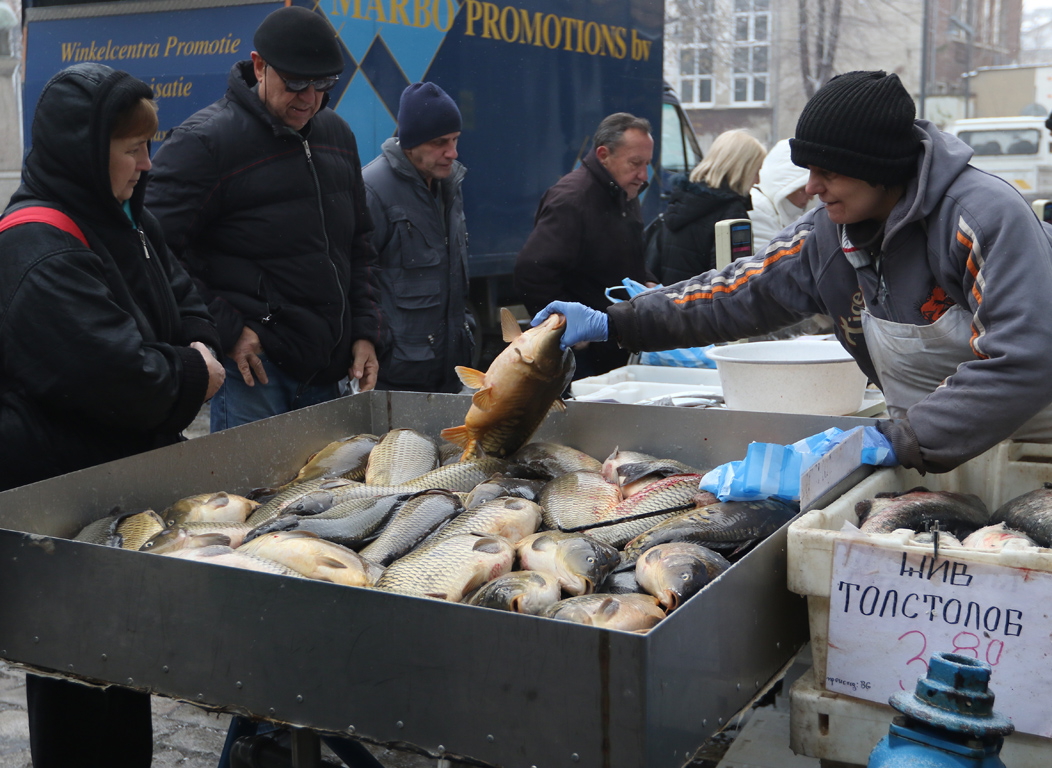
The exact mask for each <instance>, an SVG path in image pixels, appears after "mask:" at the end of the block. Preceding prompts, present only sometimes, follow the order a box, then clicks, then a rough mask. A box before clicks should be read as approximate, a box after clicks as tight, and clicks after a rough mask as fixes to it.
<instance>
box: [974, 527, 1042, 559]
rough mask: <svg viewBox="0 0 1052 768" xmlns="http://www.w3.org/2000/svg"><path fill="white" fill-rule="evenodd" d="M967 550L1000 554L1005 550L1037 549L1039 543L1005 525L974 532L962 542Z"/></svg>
mask: <svg viewBox="0 0 1052 768" xmlns="http://www.w3.org/2000/svg"><path fill="white" fill-rule="evenodd" d="M961 546H962V547H964V548H965V549H982V550H985V551H987V552H1000V551H1001V550H1003V549H1006V548H1009V549H1017V548H1024V549H1025V548H1029V547H1036V546H1037V543H1036V542H1035V541H1034V540H1033V539H1032V538H1030V537H1029V536H1027V535H1026V534H1025V533H1023V532H1022V531H1015V530H1012V529H1011V528H1009V527H1007V526H1006V525H1005V524H1004V523H996V524H995V525H987V526H984V527H982V528H980V529H978V530H977V531H973V532H972V533H970V534H968V536H966V537H965V539H964V541H962V542H961Z"/></svg>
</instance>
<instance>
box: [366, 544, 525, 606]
mask: <svg viewBox="0 0 1052 768" xmlns="http://www.w3.org/2000/svg"><path fill="white" fill-rule="evenodd" d="M514 562H515V549H514V548H513V547H512V546H511V544H509V543H508V542H507V541H505V540H504V539H502V538H501V537H499V536H482V535H476V534H470V533H469V534H462V535H459V536H451V537H449V538H448V539H443V540H441V541H438V542H435V544H434V545H433V546H428V547H422V548H421V549H419V550H417V551H415V552H411V553H409V554H408V555H406V556H405V557H403V558H401V559H399V560H397V561H395V562H394V563H393V564H392V565H391V566H390V567H389V568H388V569H387V570H386V571H385V572H384V575H383V576H381V577H380V579H379V580H378V581H377V582H376V588H377V589H382V590H385V591H388V592H399V593H401V594H403V595H414V596H417V597H433V598H437V599H439V600H449V601H450V602H455V603H456V602H460V601H461V599H463V597H464V595H466V594H468V593H469V592H471V591H472V590H474V589H477V588H478V587H480V586H482V585H483V584H485V583H487V582H489V581H492V580H493V579H495V578H497V577H499V576H503V575H504V574H506V573H508V572H509V571H510V570H511V566H512V564H513V563H514Z"/></svg>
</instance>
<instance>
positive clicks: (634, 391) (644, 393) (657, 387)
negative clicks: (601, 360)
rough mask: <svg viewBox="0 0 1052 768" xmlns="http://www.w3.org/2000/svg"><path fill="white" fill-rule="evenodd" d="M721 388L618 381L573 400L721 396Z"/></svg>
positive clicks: (621, 400)
mask: <svg viewBox="0 0 1052 768" xmlns="http://www.w3.org/2000/svg"><path fill="white" fill-rule="evenodd" d="M722 394H723V390H721V389H720V388H719V387H718V386H717V387H707V386H701V385H697V384H696V385H693V386H691V385H689V384H666V383H663V382H659V381H620V382H618V383H616V384H607V385H606V386H605V387H600V388H599V389H595V390H592V391H591V392H589V393H588V394H586V395H577V396H575V397H574V399H575V400H584V401H589V400H604V401H605V400H614V401H616V402H618V403H641V402H644V401H647V400H652V399H654V398H659V397H672V396H677V397H687V396H696V397H716V398H720V397H722Z"/></svg>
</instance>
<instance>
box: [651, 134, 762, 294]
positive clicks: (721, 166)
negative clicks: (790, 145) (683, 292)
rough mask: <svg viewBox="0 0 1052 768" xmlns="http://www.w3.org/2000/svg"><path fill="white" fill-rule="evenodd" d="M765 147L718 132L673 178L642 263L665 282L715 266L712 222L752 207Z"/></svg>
mask: <svg viewBox="0 0 1052 768" xmlns="http://www.w3.org/2000/svg"><path fill="white" fill-rule="evenodd" d="M766 154H767V150H766V148H765V147H764V146H763V144H761V143H760V142H759V141H757V140H756V139H755V138H753V137H752V136H750V135H749V134H748V133H746V132H745V131H741V130H734V131H727V132H725V133H721V134H720V135H719V136H717V137H716V140H715V141H714V142H712V146H711V147H710V148H709V151H708V154H707V155H706V156H705V159H704V160H702V161H701V162H700V163H698V165H697V166H696V167H695V168H694V170H693V171H691V172H690V177H689V178H688V177H686V176H683V175H678V176H674V177H673V178H672V181H671V184H670V186H671V190H672V192H671V199H670V201H669V205H668V210H667V211H666V212H665V215H664V226H663V227H662V228H661V230H660V232H659V233H658V234H657V235H656V237H655V238H652V240H651V242H649V243H648V248H647V259H648V262H647V266H648V267H649V268H650V269H651V271H652V272H654V274H655V275H657V276H658V278H659V279H660V280H661V282H662V283H663V284H665V285H671V284H672V283H678V282H680V281H681V280H686V279H687V278H689V277H693V276H694V275H699V274H701V273H702V272H705V271H707V270H710V269H712V268H713V267H715V266H716V238H715V226H716V222H718V221H723V220H724V219H744V218H747V217H748V215H749V211H750V210H751V209H752V202H751V201H750V199H749V190H750V189H751V188H752V186H753V185H754V184H755V183H756V182H757V179H758V176H759V170H760V165H761V164H762V163H763V159H764V157H765V155H766Z"/></svg>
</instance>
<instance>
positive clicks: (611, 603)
mask: <svg viewBox="0 0 1052 768" xmlns="http://www.w3.org/2000/svg"><path fill="white" fill-rule="evenodd" d="M620 608H621V604H620V603H618V602H617V601H616V600H614V598H612V597H608V598H606V599H605V600H603V602H601V603H600V604H599V607H598V608H597V609H596V611H595V612H596V614H597V615H598V614H603V615H604V616H613V615H614V614H615V613H617V612H618V610H620Z"/></svg>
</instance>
